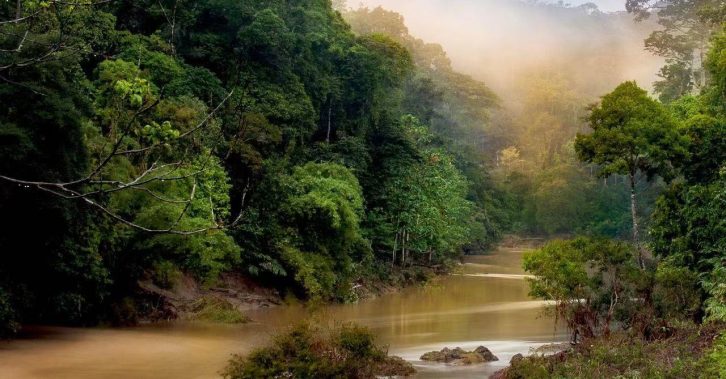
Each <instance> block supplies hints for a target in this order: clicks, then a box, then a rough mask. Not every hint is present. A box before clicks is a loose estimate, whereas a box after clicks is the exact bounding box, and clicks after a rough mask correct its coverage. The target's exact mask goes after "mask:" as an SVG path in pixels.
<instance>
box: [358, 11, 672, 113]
mask: <svg viewBox="0 0 726 379" xmlns="http://www.w3.org/2000/svg"><path fill="white" fill-rule="evenodd" d="M601 3H602V5H603V7H604V9H605V10H600V9H599V8H598V7H597V6H596V5H594V4H592V3H588V4H585V5H579V6H563V5H556V4H544V3H534V2H526V3H525V2H519V1H515V0H459V1H447V0H416V1H411V0H364V1H362V2H360V3H357V4H356V3H355V0H352V1H349V6H351V7H353V8H357V7H358V6H365V7H370V8H373V7H377V6H381V7H383V8H385V9H388V10H392V11H395V12H398V13H400V14H402V15H403V16H404V17H405V22H406V25H407V26H408V28H409V31H410V33H411V34H412V35H414V36H416V37H418V38H421V39H423V40H424V41H426V42H431V43H439V44H441V45H442V46H443V47H444V49H445V50H446V51H447V53H448V55H449V57H450V58H451V60H452V64H453V67H454V68H455V69H456V70H458V71H460V72H463V73H466V74H469V75H471V76H473V77H474V78H476V79H478V80H481V81H483V82H485V83H486V84H487V85H488V86H490V87H491V88H492V89H493V90H494V91H495V92H496V93H497V94H498V95H499V96H500V97H501V98H502V99H503V100H504V101H505V102H511V101H516V97H517V96H518V93H519V91H518V88H521V84H522V80H526V78H527V77H528V76H531V75H557V76H561V77H563V78H565V79H566V80H567V81H568V82H569V85H570V86H571V88H572V89H573V90H575V92H576V93H578V95H580V96H585V97H587V98H588V99H593V100H594V99H596V98H597V97H598V96H600V95H602V94H604V93H605V92H607V91H609V90H610V89H611V88H613V87H614V86H616V85H617V84H618V83H620V82H622V81H625V80H636V81H637V82H638V84H639V85H640V86H642V87H644V88H647V89H651V87H652V83H653V82H654V81H655V80H656V79H657V77H656V73H657V72H658V69H659V68H660V67H661V66H662V65H663V60H662V59H661V58H659V57H655V56H653V55H652V54H651V53H650V52H648V51H645V50H644V43H643V40H644V38H646V37H647V35H648V34H649V33H650V32H651V31H652V30H653V29H654V28H655V25H654V23H653V22H652V21H651V22H635V21H634V20H633V17H632V15H629V14H627V13H626V12H625V11H616V12H608V10H613V9H619V8H622V7H623V5H622V4H624V1H622V4H620V3H621V2H619V1H618V2H614V1H603V2H601ZM618 4H620V5H619V6H618Z"/></svg>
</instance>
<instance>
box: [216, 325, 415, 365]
mask: <svg viewBox="0 0 726 379" xmlns="http://www.w3.org/2000/svg"><path fill="white" fill-rule="evenodd" d="M414 372H415V370H414V369H413V366H411V364H410V363H407V362H406V361H404V360H402V359H401V358H398V357H389V356H388V355H387V353H386V352H385V351H384V350H383V349H382V348H381V347H379V346H378V345H376V343H375V337H374V336H373V334H372V333H371V332H370V331H369V330H368V329H366V328H362V327H359V326H355V325H344V326H342V327H340V328H337V329H335V330H333V331H331V332H330V333H325V332H324V331H323V330H322V329H321V328H319V327H314V326H311V325H309V324H299V325H297V326H295V327H293V328H292V329H291V330H290V331H288V332H287V333H284V334H281V335H278V336H277V337H275V339H274V341H273V344H272V346H269V347H266V348H262V349H259V350H256V351H254V352H252V354H250V355H249V356H248V357H241V356H235V357H234V358H233V359H232V360H231V361H230V363H229V365H228V366H227V369H226V370H225V371H224V373H223V376H224V378H226V379H247V378H250V379H252V378H254V379H256V378H296V379H306V378H311V379H312V378H316V379H317V378H320V379H324V378H376V377H378V376H408V375H411V374H413V373H414Z"/></svg>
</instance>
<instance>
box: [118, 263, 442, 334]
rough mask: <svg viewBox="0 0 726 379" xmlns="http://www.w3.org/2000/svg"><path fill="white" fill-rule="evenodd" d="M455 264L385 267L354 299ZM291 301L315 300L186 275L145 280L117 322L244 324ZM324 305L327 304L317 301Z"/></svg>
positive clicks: (229, 278) (251, 283)
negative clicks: (168, 279)
mask: <svg viewBox="0 0 726 379" xmlns="http://www.w3.org/2000/svg"><path fill="white" fill-rule="evenodd" d="M455 267H456V265H453V264H452V265H439V266H435V267H428V266H423V265H411V266H407V267H399V266H396V267H383V268H379V269H378V270H376V272H375V274H368V275H361V276H360V277H359V278H358V279H357V280H356V281H354V283H353V285H352V288H351V295H352V296H351V297H350V299H348V302H349V303H352V302H358V301H364V300H371V299H375V298H378V297H380V296H385V295H388V294H392V293H396V292H399V291H401V290H403V289H406V288H409V287H416V286H422V285H426V284H427V283H428V282H430V281H431V280H434V279H435V278H441V277H444V276H446V275H449V274H450V273H451V272H452V269H454V268H455ZM286 304H287V305H290V304H303V305H308V304H309V302H308V301H307V300H306V299H300V298H297V297H296V296H295V295H294V294H293V292H291V291H290V289H289V288H279V287H278V288H273V287H269V286H265V285H262V284H260V283H259V282H258V281H255V280H254V279H252V278H250V277H248V276H244V275H241V274H239V273H232V272H229V273H223V274H221V275H220V277H219V279H218V280H217V281H216V282H215V283H214V285H205V284H204V283H202V282H201V281H199V280H198V279H196V278H195V277H194V276H193V275H190V274H186V273H180V274H179V275H178V276H177V277H176V278H175V279H174V280H173V281H172V282H171V283H168V284H167V285H166V286H161V285H159V284H158V283H156V282H155V281H154V280H152V279H145V280H141V281H139V283H138V291H137V296H136V297H135V298H134V299H131V300H130V301H129V302H128V305H127V306H128V309H127V310H122V311H121V312H117V315H116V318H117V319H119V320H121V322H117V321H116V322H114V324H121V325H129V326H130V325H135V324H138V323H157V322H169V321H172V320H182V321H202V322H221V323H243V322H247V321H249V320H250V319H249V316H248V314H249V313H250V312H251V311H255V310H259V309H265V308H272V307H276V306H280V305H286ZM328 304H335V303H334V302H330V303H328ZM311 305H312V304H311ZM320 305H324V304H321V303H320V302H315V304H314V306H315V307H318V306H320ZM119 313H121V314H119ZM124 313H125V314H124Z"/></svg>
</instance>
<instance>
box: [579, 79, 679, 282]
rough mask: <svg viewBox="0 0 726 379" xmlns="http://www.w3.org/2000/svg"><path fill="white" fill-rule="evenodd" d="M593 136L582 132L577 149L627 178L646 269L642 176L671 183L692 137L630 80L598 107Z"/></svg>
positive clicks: (588, 159) (583, 157)
mask: <svg viewBox="0 0 726 379" xmlns="http://www.w3.org/2000/svg"><path fill="white" fill-rule="evenodd" d="M588 121H589V124H590V127H591V128H592V133H591V134H578V136H577V139H576V141H575V149H576V151H577V154H578V157H579V158H580V160H582V161H585V162H589V163H595V164H598V165H600V168H601V170H600V175H601V176H603V177H607V176H610V175H613V174H621V175H627V177H628V179H629V185H630V210H631V217H632V221H633V241H634V242H635V244H636V246H637V249H638V264H639V265H640V267H641V268H644V267H645V260H644V254H643V249H642V247H641V245H640V230H639V228H638V218H637V208H638V202H637V196H636V191H635V188H636V187H635V185H636V180H637V178H638V174H639V173H644V174H645V175H646V176H647V177H648V179H651V178H653V177H655V176H656V175H660V176H661V177H663V178H665V179H671V178H672V177H673V175H674V173H673V164H672V162H673V161H674V160H679V159H681V158H682V157H683V156H684V155H685V153H686V147H685V146H686V138H685V137H684V136H683V135H681V133H679V131H678V129H677V126H676V125H677V124H676V122H675V121H674V120H673V119H672V118H671V116H670V114H669V113H668V112H667V111H666V110H665V108H664V107H663V106H662V105H661V104H660V103H658V102H657V101H655V100H653V99H651V98H650V97H649V96H648V93H647V92H646V91H645V90H643V89H642V88H640V87H638V85H637V84H636V83H635V82H624V83H622V84H620V85H619V86H618V87H617V88H615V90H614V91H613V92H611V93H609V94H607V95H605V96H603V98H602V100H601V102H600V104H597V105H594V106H593V107H592V109H591V111H590V116H589V118H588Z"/></svg>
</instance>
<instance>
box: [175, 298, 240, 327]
mask: <svg viewBox="0 0 726 379" xmlns="http://www.w3.org/2000/svg"><path fill="white" fill-rule="evenodd" d="M190 308H191V313H190V316H189V319H191V320H194V321H205V322H215V323H222V324H241V323H245V322H247V321H249V318H248V317H247V316H245V315H244V314H242V312H240V311H239V309H237V308H235V306H234V305H232V304H230V303H229V302H228V301H226V300H224V299H220V298H217V297H214V296H206V297H203V298H201V299H199V300H197V301H195V302H194V303H193V304H192V305H191V307H190Z"/></svg>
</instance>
